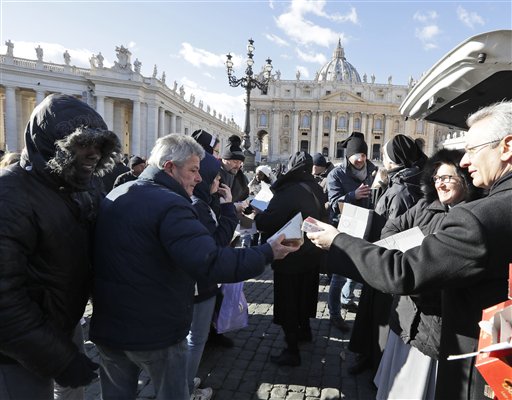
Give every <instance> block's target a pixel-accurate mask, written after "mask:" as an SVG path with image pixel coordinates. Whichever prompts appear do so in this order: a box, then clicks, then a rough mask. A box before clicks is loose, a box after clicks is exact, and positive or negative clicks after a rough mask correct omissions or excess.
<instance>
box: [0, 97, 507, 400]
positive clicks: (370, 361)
mask: <svg viewBox="0 0 512 400" xmlns="http://www.w3.org/2000/svg"><path fill="white" fill-rule="evenodd" d="M468 126H469V127H470V129H469V131H468V134H467V136H466V140H467V143H466V147H465V151H459V150H446V149H443V150H440V151H438V152H437V153H435V154H434V155H433V156H432V157H430V158H428V157H427V156H426V155H425V154H424V153H423V151H422V149H421V148H420V146H419V145H418V143H416V142H415V141H414V140H413V139H411V138H410V137H408V136H405V135H401V134H399V135H396V136H394V137H393V138H391V139H390V140H389V141H388V142H387V143H385V145H384V148H383V160H384V162H383V167H382V168H380V169H379V168H378V167H377V166H376V165H374V164H373V163H372V162H371V161H370V160H369V159H368V146H367V144H366V142H365V140H364V135H363V134H362V133H359V132H353V133H352V134H351V135H350V136H349V137H348V138H347V139H346V140H345V141H344V143H343V147H344V149H345V152H344V154H345V159H344V160H343V162H342V163H341V164H340V165H338V166H335V165H333V164H332V163H330V162H328V161H327V160H326V158H325V156H324V155H322V154H315V155H313V156H312V155H310V154H308V153H307V152H305V151H299V152H296V153H294V154H292V155H291V156H290V158H289V160H288V163H287V165H286V166H285V168H281V167H280V166H279V167H278V168H276V169H275V170H272V168H271V167H270V166H267V165H260V166H259V167H258V168H257V169H256V171H255V174H254V176H253V178H252V179H251V180H250V181H249V179H248V178H247V175H246V173H244V171H243V163H244V161H245V155H244V151H243V150H242V147H241V140H240V138H239V137H238V136H236V135H233V136H231V137H230V138H229V140H228V142H227V144H226V146H225V147H224V148H221V147H220V141H219V139H218V138H216V137H215V136H214V135H212V134H210V133H208V132H206V131H204V130H202V129H200V130H198V131H195V132H194V133H193V134H192V135H191V136H186V135H179V134H169V135H167V136H164V137H161V138H159V139H158V140H157V141H156V144H155V146H154V147H153V149H152V150H151V154H150V156H149V158H148V159H147V160H145V159H144V158H142V157H140V156H132V157H131V158H129V159H126V160H124V162H123V161H122V155H121V146H120V142H119V139H118V137H117V135H116V134H115V133H113V132H111V131H109V130H108V128H107V126H106V124H105V122H104V121H103V119H102V117H101V116H100V115H99V114H98V113H97V112H96V111H94V110H93V109H92V108H91V107H89V106H88V105H87V104H85V103H83V102H81V101H80V100H77V99H76V98H74V97H71V96H66V95H55V94H54V95H50V96H48V97H47V98H46V99H44V100H43V101H42V102H41V103H40V104H39V105H38V106H37V107H36V108H35V109H34V111H33V113H32V115H31V117H30V120H29V122H28V124H27V128H26V133H25V148H24V149H23V151H22V152H21V154H20V155H19V159H16V158H15V155H13V156H11V155H10V154H8V155H4V157H3V159H2V164H1V167H0V168H1V170H0V202H1V204H2V207H0V267H1V268H0V398H2V399H4V398H5V399H32V398H33V399H36V398H37V399H52V398H56V399H69V398H73V399H83V397H84V391H83V387H84V386H86V385H88V384H89V383H90V382H91V381H92V380H93V379H95V378H97V377H98V375H99V377H100V384H101V392H102V398H103V399H119V398H123V399H135V398H136V392H137V382H138V377H139V374H140V372H141V371H142V370H144V371H145V372H146V373H147V374H148V375H149V376H150V378H151V380H152V383H153V386H154V388H155V396H156V398H157V399H166V400H167V399H179V400H188V399H195V400H208V399H210V398H211V397H212V395H213V391H212V389H211V388H208V387H203V388H201V387H200V386H201V381H200V379H199V378H198V377H197V376H196V375H197V371H198V368H199V365H200V362H201V357H202V354H203V351H204V348H205V344H206V343H207V341H210V340H211V341H216V342H217V343H222V345H225V346H228V347H229V346H230V345H232V343H230V339H229V338H228V337H225V336H224V335H222V334H220V333H219V332H216V329H215V314H216V313H218V311H219V308H220V307H222V303H223V299H222V290H221V285H222V284H230V283H236V282H243V281H244V280H246V279H249V278H253V277H256V276H258V275H260V274H261V273H262V272H263V271H264V269H265V268H266V266H267V265H270V266H271V268H272V270H273V277H274V316H273V322H274V323H275V324H277V325H279V326H280V327H281V328H282V331H283V333H284V339H285V347H284V348H283V349H282V350H281V352H280V353H279V354H276V355H273V356H271V362H273V363H275V364H277V365H279V366H290V367H295V366H298V365H300V364H301V353H300V343H301V342H308V341H312V340H313V339H314V337H313V333H312V331H311V327H310V319H311V318H314V317H315V315H316V308H317V303H318V288H319V274H320V273H321V272H326V273H328V274H329V276H330V291H329V297H328V307H329V313H330V319H331V323H332V325H333V326H334V327H336V328H337V329H340V330H341V331H343V332H348V331H351V339H350V345H349V349H350V350H351V351H353V352H354V353H356V354H357V358H356V362H355V363H354V365H352V366H351V368H350V369H349V372H351V373H354V374H356V373H359V372H361V371H362V370H364V369H368V368H370V369H372V371H373V373H374V374H375V375H374V376H375V379H374V383H375V385H376V387H377V395H376V396H377V398H378V399H388V398H390V399H399V398H414V399H436V398H440V399H441V398H442V399H444V398H450V399H456V398H461V399H462V398H465V399H466V398H481V397H482V396H483V393H484V381H483V379H482V377H481V375H480V374H479V373H478V371H476V369H475V366H474V360H473V359H471V358H469V359H462V360H456V361H447V357H448V355H450V354H459V353H465V352H473V351H475V350H476V346H477V338H478V333H479V327H478V321H479V320H480V317H481V311H482V309H483V308H486V307H489V306H492V305H494V304H496V303H499V302H501V301H504V300H505V299H506V298H507V277H508V276H507V275H508V268H507V266H508V263H509V262H511V261H512V252H511V249H510V246H508V242H509V240H510V237H512V208H511V204H512V103H511V102H502V103H498V104H494V105H491V106H488V107H486V108H483V109H482V110H479V111H477V112H476V113H474V114H473V115H472V116H471V117H470V118H469V119H468ZM4 161H5V163H4ZM263 183H264V184H266V185H269V186H270V188H271V191H272V192H273V197H272V199H271V200H270V202H269V203H268V206H267V207H266V209H264V210H258V209H255V208H252V207H251V206H250V201H249V199H250V198H251V196H254V195H257V193H258V192H259V191H260V190H261V187H262V185H263ZM343 203H349V204H353V205H356V206H359V207H363V208H366V209H369V210H372V213H373V219H372V225H371V226H372V229H371V230H369V231H368V232H367V233H366V234H365V236H364V237H362V238H355V237H352V236H350V235H348V234H344V233H340V232H339V231H338V230H337V225H338V223H339V220H340V218H342V217H341V212H340V204H343ZM298 213H300V214H302V217H303V218H306V217H313V218H315V219H316V220H317V221H318V222H317V223H318V227H319V228H320V230H319V231H317V232H308V233H307V234H306V235H304V238H303V243H301V244H297V243H289V242H286V241H284V239H285V237H284V235H280V236H278V237H277V238H275V235H274V234H275V233H276V232H278V231H279V229H280V228H281V227H282V226H283V225H285V224H286V223H287V222H288V221H289V220H290V219H292V218H293V217H294V216H295V215H296V214H298ZM242 218H249V220H252V221H253V224H254V227H255V228H256V229H257V231H258V234H257V235H251V234H242V235H240V234H238V229H237V227H238V226H239V223H240V220H241V219H242ZM412 227H418V228H419V229H420V230H421V231H422V232H423V234H424V235H425V238H424V239H423V242H422V243H421V245H419V246H416V247H414V248H412V249H410V250H407V251H405V252H401V251H398V250H385V249H383V248H382V247H379V246H378V245H376V244H372V242H374V241H377V240H379V239H382V238H386V237H388V236H390V235H393V234H396V233H399V232H404V231H406V230H408V229H410V228H412ZM358 283H360V284H362V285H363V289H362V294H361V297H360V299H359V304H357V302H356V298H355V295H354V287H355V285H357V284H358ZM89 300H92V303H93V314H92V318H91V325H90V332H89V335H90V339H91V340H92V341H93V342H94V343H95V345H96V347H97V348H98V352H99V355H100V364H99V365H98V364H96V363H95V362H93V361H92V360H91V359H89V357H87V355H86V354H85V350H84V344H83V343H84V341H83V335H82V328H81V325H80V319H81V318H82V315H83V312H84V309H85V305H86V303H87V302H88V301H89ZM348 312H352V313H356V319H355V323H354V325H353V327H351V326H350V325H349V324H347V322H346V321H345V317H346V313H348Z"/></svg>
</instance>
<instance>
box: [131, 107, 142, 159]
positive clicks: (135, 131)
mask: <svg viewBox="0 0 512 400" xmlns="http://www.w3.org/2000/svg"><path fill="white" fill-rule="evenodd" d="M132 107H133V110H132V134H131V137H130V153H131V154H141V148H140V101H138V100H134V101H133V105H132Z"/></svg>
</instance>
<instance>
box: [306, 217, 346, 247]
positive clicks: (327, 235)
mask: <svg viewBox="0 0 512 400" xmlns="http://www.w3.org/2000/svg"><path fill="white" fill-rule="evenodd" d="M317 225H318V227H320V228H322V230H321V231H319V232H308V233H306V235H307V237H308V238H309V240H311V241H312V242H313V243H314V244H315V245H316V246H317V247H320V248H321V249H323V250H329V249H330V248H331V244H332V241H333V240H334V238H335V237H336V236H338V234H339V233H340V232H339V231H338V230H337V229H336V228H335V227H334V226H332V225H329V224H326V223H324V222H321V221H318V222H317Z"/></svg>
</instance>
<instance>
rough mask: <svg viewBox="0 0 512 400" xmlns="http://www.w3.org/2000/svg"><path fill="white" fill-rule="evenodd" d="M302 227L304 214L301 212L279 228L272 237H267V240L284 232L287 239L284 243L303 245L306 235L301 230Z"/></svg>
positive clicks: (273, 238)
mask: <svg viewBox="0 0 512 400" xmlns="http://www.w3.org/2000/svg"><path fill="white" fill-rule="evenodd" d="M301 227H302V214H301V213H300V212H299V213H297V214H296V215H295V217H293V218H292V219H291V220H289V221H288V222H287V223H286V224H284V226H283V227H282V228H281V229H279V230H278V231H277V232H276V233H274V234H273V235H272V236H271V237H269V238H268V239H267V242H270V241H272V240H275V239H277V237H278V236H279V235H281V234H284V236H285V240H283V242H282V243H283V244H284V245H289V244H293V245H302V244H303V243H304V236H303V233H302V230H301Z"/></svg>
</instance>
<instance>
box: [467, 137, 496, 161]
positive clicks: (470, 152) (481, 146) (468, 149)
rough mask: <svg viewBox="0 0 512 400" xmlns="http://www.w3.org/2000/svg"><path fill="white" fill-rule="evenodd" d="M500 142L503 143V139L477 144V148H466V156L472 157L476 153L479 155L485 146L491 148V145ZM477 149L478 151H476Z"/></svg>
mask: <svg viewBox="0 0 512 400" xmlns="http://www.w3.org/2000/svg"><path fill="white" fill-rule="evenodd" d="M498 142H501V139H496V140H491V141H490V142H485V143H480V144H477V145H476V146H471V147H465V148H464V151H465V152H466V154H467V155H468V156H469V157H472V156H474V155H475V154H476V153H478V152H479V151H480V150H482V149H483V148H484V147H485V146H489V145H490V144H493V143H498ZM479 147H480V149H478V148H479ZM476 149H478V150H476Z"/></svg>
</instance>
